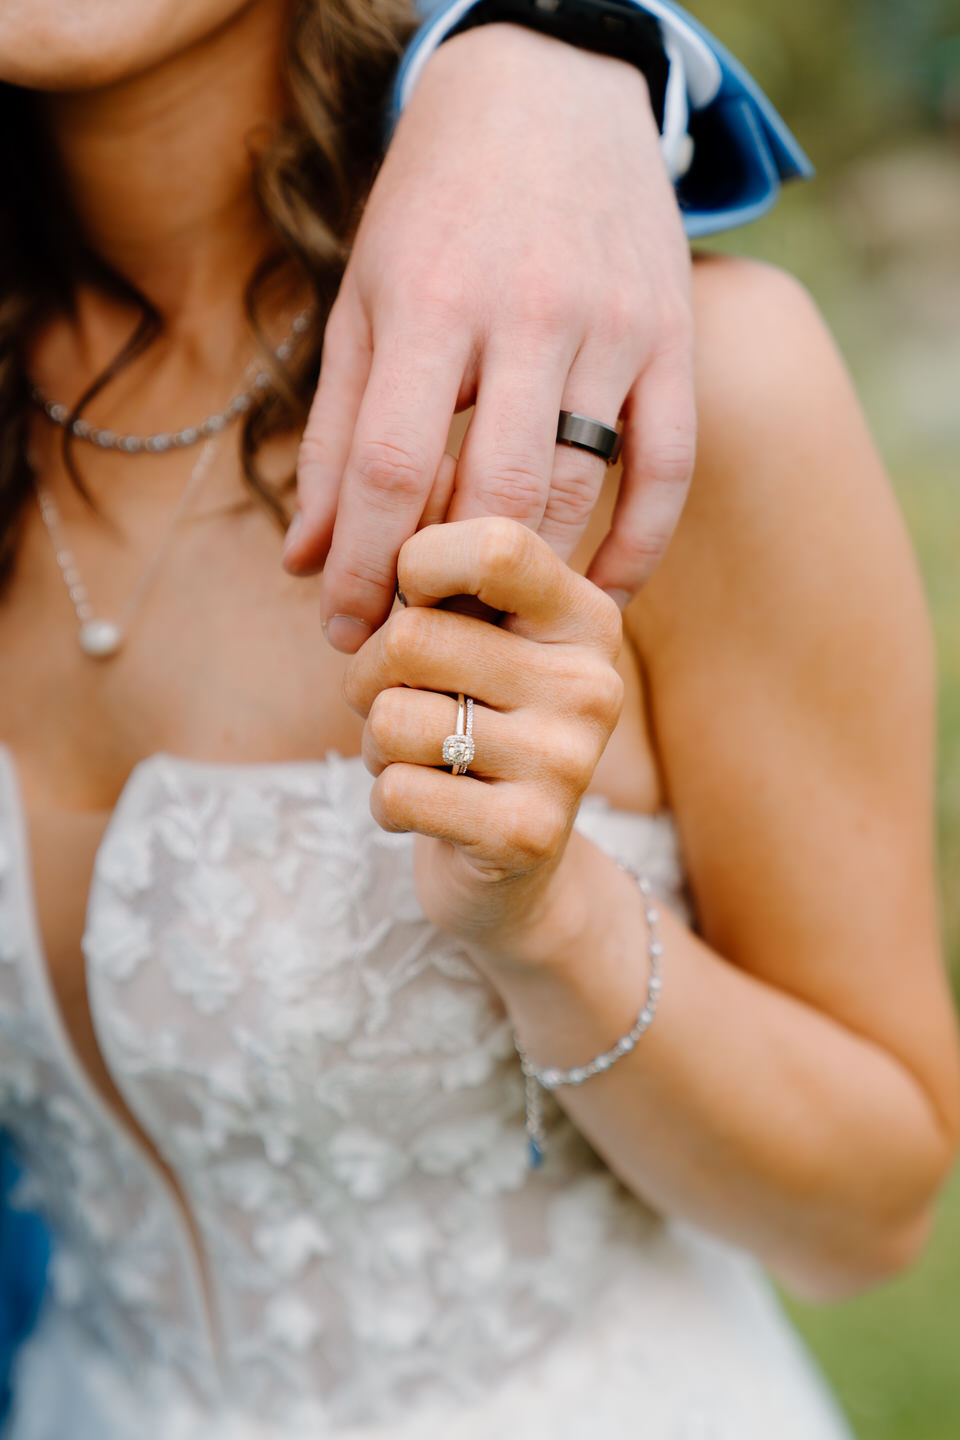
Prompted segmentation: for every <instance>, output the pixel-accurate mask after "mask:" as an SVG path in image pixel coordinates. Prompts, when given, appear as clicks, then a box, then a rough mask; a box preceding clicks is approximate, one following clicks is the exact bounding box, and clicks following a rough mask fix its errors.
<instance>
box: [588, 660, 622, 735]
mask: <svg viewBox="0 0 960 1440" xmlns="http://www.w3.org/2000/svg"><path fill="white" fill-rule="evenodd" d="M623 697H624V684H623V677H622V676H621V675H620V674H619V673H618V671H616V670H614V668H613V666H612V665H604V666H603V667H602V669H600V670H599V671H598V672H597V680H596V683H595V687H594V707H593V708H594V712H595V714H596V717H597V719H598V720H599V721H600V723H601V725H602V726H603V728H604V729H605V730H608V731H609V730H612V729H613V728H614V726H615V725H616V723H617V721H618V720H619V719H620V712H621V711H622V709H623Z"/></svg>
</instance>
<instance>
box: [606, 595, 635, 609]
mask: <svg viewBox="0 0 960 1440" xmlns="http://www.w3.org/2000/svg"><path fill="white" fill-rule="evenodd" d="M606 593H607V594H608V595H609V596H610V599H611V600H613V601H614V603H615V604H616V605H617V606H618V607H619V608H620V609H621V610H626V608H627V606H628V605H629V604H630V601H631V600H632V599H633V596H632V595H631V593H630V591H629V590H608V591H607V592H606Z"/></svg>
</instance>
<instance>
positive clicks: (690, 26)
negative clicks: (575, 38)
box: [393, 0, 813, 239]
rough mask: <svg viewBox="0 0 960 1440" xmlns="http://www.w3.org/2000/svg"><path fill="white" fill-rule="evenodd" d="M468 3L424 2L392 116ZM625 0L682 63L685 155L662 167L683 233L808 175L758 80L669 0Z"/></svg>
mask: <svg viewBox="0 0 960 1440" xmlns="http://www.w3.org/2000/svg"><path fill="white" fill-rule="evenodd" d="M476 3H477V0H440V3H439V4H435V3H434V5H433V6H432V7H431V8H432V13H431V15H430V18H429V19H428V20H427V21H426V22H425V24H424V25H423V26H422V27H421V29H420V30H419V31H418V33H417V34H416V36H415V37H414V39H413V41H412V43H411V45H410V47H409V48H408V50H407V53H406V55H405V56H404V59H403V62H402V64H401V66H400V69H399V71H398V73H397V79H396V83H395V86H394V92H393V118H394V122H395V121H396V119H397V118H398V117H399V115H400V113H401V111H402V110H403V108H404V106H405V105H406V103H407V101H408V100H409V98H410V96H411V95H412V93H413V90H414V88H415V86H416V83H417V80H418V79H419V77H420V75H421V73H422V71H423V68H424V66H425V65H426V63H427V61H428V60H429V58H430V56H431V55H432V54H433V52H434V51H435V50H436V49H437V47H438V46H439V45H440V44H441V43H442V42H443V40H444V39H445V38H446V36H447V35H448V34H449V32H450V31H451V30H452V29H453V28H454V27H455V26H457V25H458V24H459V23H460V21H461V20H462V19H463V18H464V16H465V15H466V14H467V13H468V12H469V11H470V10H471V9H472V8H473V6H474V4H476ZM628 3H632V4H636V5H638V6H639V8H640V9H642V10H646V11H648V12H649V13H650V14H651V15H653V16H654V17H655V18H656V19H657V20H659V21H660V27H661V30H662V32H663V37H664V45H665V47H666V49H667V53H668V55H669V56H670V58H671V61H672V62H673V63H675V64H677V63H678V64H679V66H682V72H683V76H684V80H685V86H686V98H687V105H688V109H689V113H688V129H689V134H690V142H691V144H690V147H689V162H688V164H687V165H685V166H682V167H681V166H677V167H674V166H672V165H671V166H670V169H671V174H674V176H675V184H676V191H677V201H678V203H679V205H680V209H681V212H682V214H683V220H684V226H685V228H686V232H687V234H688V235H689V236H690V238H691V239H695V238H697V237H699V236H704V235H712V234H716V233H717V232H718V231H721V230H732V229H735V228H736V227H737V226H738V225H746V224H748V223H749V222H750V221H751V220H756V219H757V218H758V217H759V216H760V215H763V214H764V213H765V212H766V211H768V210H770V209H772V207H773V206H774V205H775V204H776V202H777V200H778V198H779V196H780V190H781V187H782V185H783V182H784V181H786V180H795V179H809V178H810V176H812V174H813V167H812V165H811V164H810V161H809V160H808V159H807V157H806V155H805V154H804V152H803V150H802V149H801V148H800V146H799V145H798V144H797V141H796V140H795V139H794V137H793V135H792V134H791V132H790V131H789V130H788V128H787V126H786V125H785V124H784V122H783V120H782V119H781V118H780V116H779V115H778V114H777V112H776V110H775V109H774V107H773V106H772V105H771V103H770V101H769V100H768V99H767V97H766V95H765V94H764V93H763V91H762V90H761V89H760V87H759V85H758V84H757V83H756V81H755V80H754V79H753V78H752V76H750V75H749V74H748V73H747V71H746V70H745V69H744V68H743V66H742V65H741V64H740V63H739V62H738V61H737V60H736V59H735V58H734V57H733V56H732V55H731V54H730V52H729V51H728V50H727V49H726V48H725V47H724V46H723V45H721V44H720V42H719V41H718V40H716V39H715V38H714V36H712V35H711V34H710V32H709V31H708V30H705V29H704V27H703V26H702V25H700V24H699V22H698V21H696V20H694V19H693V17H692V16H690V15H688V14H687V12H686V11H685V10H683V9H682V8H681V7H680V6H679V5H675V4H673V3H672V0H628ZM668 163H669V162H668ZM681 169H682V170H683V173H679V171H680V170H681Z"/></svg>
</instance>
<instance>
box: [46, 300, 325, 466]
mask: <svg viewBox="0 0 960 1440" xmlns="http://www.w3.org/2000/svg"><path fill="white" fill-rule="evenodd" d="M312 314H313V308H312V306H311V307H310V308H308V309H306V310H301V312H300V314H299V315H297V316H296V317H295V318H294V320H293V323H292V324H291V326H290V331H289V333H288V334H287V335H286V337H285V338H284V339H283V340H281V342H280V344H279V345H278V346H277V348H276V349H275V350H274V352H273V353H274V356H275V358H276V359H277V360H278V361H279V362H280V363H281V364H282V363H284V362H285V361H287V360H289V359H290V357H291V355H292V354H293V351H294V346H295V345H296V342H297V338H298V336H300V335H303V334H304V333H305V331H306V330H307V329H308V328H309V326H310V320H311V317H312ZM272 384H273V378H272V376H271V375H270V374H269V372H268V371H266V370H258V371H257V373H256V374H255V375H254V377H253V380H252V381H251V382H250V384H249V385H248V386H247V387H246V389H244V390H240V391H238V393H237V394H236V395H234V397H233V399H232V400H231V401H230V402H229V403H228V404H227V405H225V406H224V408H223V409H222V410H217V411H215V412H214V414H213V415H208V416H207V417H206V419H205V420H200V421H199V422H198V423H197V424H196V425H185V426H184V427H183V429H182V430H161V431H160V432H159V433H158V434H156V435H123V434H120V433H119V432H118V431H116V430H107V429H103V428H102V427H101V426H99V425H92V424H91V423H90V421H89V420H84V419H82V418H80V419H77V420H74V421H73V422H72V424H70V426H69V429H70V434H71V435H72V436H73V437H74V438H75V439H76V440H86V441H87V442H88V444H90V445H97V446H99V448H100V449H101V450H120V451H122V452H123V454H125V455H162V454H163V453H164V452H165V451H167V450H184V449H188V448H189V447H190V446H191V445H199V444H200V442H201V440H209V439H211V438H212V437H213V436H214V435H219V434H220V432H221V430H225V429H226V427H227V426H228V425H229V424H230V422H231V421H232V420H236V419H238V418H239V416H241V415H243V414H244V413H245V412H246V411H247V410H249V409H250V407H251V405H252V404H253V402H254V400H255V399H256V397H257V395H259V394H261V393H262V392H263V391H264V390H268V389H269V388H270V386H271V385H272ZM31 396H32V398H33V401H34V403H35V404H36V405H39V406H40V408H41V410H42V411H43V413H44V414H45V415H46V417H47V419H48V420H52V421H53V423H54V425H60V426H61V427H63V428H66V427H67V422H68V421H69V420H70V414H71V409H70V406H69V405H61V404H60V403H59V402H57V401H53V400H49V399H48V398H47V396H46V395H45V394H44V393H43V391H42V390H41V389H40V387H39V386H38V385H34V387H33V389H32V390H31Z"/></svg>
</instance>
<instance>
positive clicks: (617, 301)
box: [595, 287, 643, 352]
mask: <svg viewBox="0 0 960 1440" xmlns="http://www.w3.org/2000/svg"><path fill="white" fill-rule="evenodd" d="M595 327H596V331H597V337H598V339H599V340H600V342H601V343H602V344H603V346H604V347H605V348H606V349H608V350H613V351H615V352H616V351H620V350H623V349H626V348H627V347H628V346H632V345H633V344H634V343H635V342H636V340H637V338H638V336H639V335H640V333H641V330H642V328H643V314H642V309H641V306H640V305H639V304H638V303H637V302H636V300H635V298H634V296H633V294H632V293H631V292H630V291H629V290H628V289H626V288H621V287H618V288H617V289H615V290H613V291H612V292H611V293H609V294H607V295H606V296H605V297H604V303H603V305H602V306H601V307H600V310H599V313H598V318H597V320H596V321H595Z"/></svg>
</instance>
